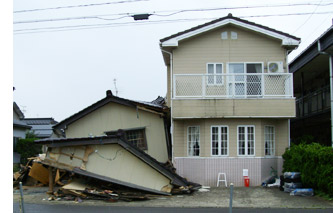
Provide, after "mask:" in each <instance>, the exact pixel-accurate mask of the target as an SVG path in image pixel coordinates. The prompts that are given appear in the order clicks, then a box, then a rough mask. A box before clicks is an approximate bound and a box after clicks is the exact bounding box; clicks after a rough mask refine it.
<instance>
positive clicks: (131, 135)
mask: <svg viewBox="0 0 333 213" xmlns="http://www.w3.org/2000/svg"><path fill="white" fill-rule="evenodd" d="M124 132H125V139H126V140H127V141H128V142H129V143H131V144H133V145H134V146H136V147H138V148H139V149H142V150H147V149H148V146H147V140H146V132H145V128H137V129H125V130H124ZM105 133H106V134H107V135H116V134H117V131H109V132H105Z"/></svg>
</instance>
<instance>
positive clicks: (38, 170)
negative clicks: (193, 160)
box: [13, 156, 201, 203]
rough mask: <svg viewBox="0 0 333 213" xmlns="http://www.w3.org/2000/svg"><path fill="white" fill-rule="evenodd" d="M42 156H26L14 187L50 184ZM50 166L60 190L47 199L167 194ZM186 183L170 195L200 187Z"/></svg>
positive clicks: (124, 198)
mask: <svg viewBox="0 0 333 213" xmlns="http://www.w3.org/2000/svg"><path fill="white" fill-rule="evenodd" d="M41 158H42V159H43V156H41V157H34V158H29V159H28V163H27V164H26V165H25V166H23V165H21V169H20V171H19V172H16V173H14V175H13V180H14V182H13V185H14V187H16V188H18V187H19V186H18V185H19V182H22V183H23V185H24V186H30V187H40V186H49V169H48V166H47V165H43V164H42V163H41V162H42V160H41ZM168 167H169V168H170V170H171V169H172V167H171V166H170V165H168ZM50 168H52V173H53V174H55V175H54V177H53V178H54V179H53V185H52V188H53V186H58V187H59V189H58V190H56V191H54V192H50V191H49V192H48V194H49V198H48V200H49V201H54V200H56V201H59V200H63V201H74V202H77V203H81V202H83V201H84V200H103V201H107V202H117V201H127V202H130V201H143V200H150V199H155V198H162V197H165V196H168V195H161V194H154V193H150V192H147V191H143V190H138V189H133V188H130V187H126V186H123V185H119V184H115V183H112V182H108V181H102V180H99V179H95V178H92V177H87V176H84V175H79V174H75V173H73V172H70V171H66V170H64V169H59V168H54V167H50ZM189 184H191V185H189V186H188V188H185V187H184V186H180V187H175V186H174V187H173V188H172V190H171V193H170V194H171V195H179V194H190V193H192V192H193V191H196V190H198V189H199V188H200V187H201V186H200V185H198V184H195V183H189ZM49 187H50V186H49ZM189 189H191V190H189Z"/></svg>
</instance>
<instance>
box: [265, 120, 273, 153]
mask: <svg viewBox="0 0 333 213" xmlns="http://www.w3.org/2000/svg"><path fill="white" fill-rule="evenodd" d="M274 136H275V135H274V127H273V126H265V155H274V152H275V150H274V146H275V145H274V143H275V138H274Z"/></svg>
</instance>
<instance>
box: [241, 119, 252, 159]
mask: <svg viewBox="0 0 333 213" xmlns="http://www.w3.org/2000/svg"><path fill="white" fill-rule="evenodd" d="M237 134H238V137H237V144H238V155H241V156H254V147H255V137H254V126H247V125H242V126H238V132H237Z"/></svg>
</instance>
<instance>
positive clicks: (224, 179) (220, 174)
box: [217, 173, 228, 187]
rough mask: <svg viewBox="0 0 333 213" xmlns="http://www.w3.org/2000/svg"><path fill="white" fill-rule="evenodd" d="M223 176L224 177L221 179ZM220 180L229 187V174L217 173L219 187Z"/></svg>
mask: <svg viewBox="0 0 333 213" xmlns="http://www.w3.org/2000/svg"><path fill="white" fill-rule="evenodd" d="M221 176H223V179H220V178H221ZM220 182H224V183H225V187H228V184H227V176H226V174H225V173H219V174H218V175H217V187H219V183H220Z"/></svg>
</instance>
